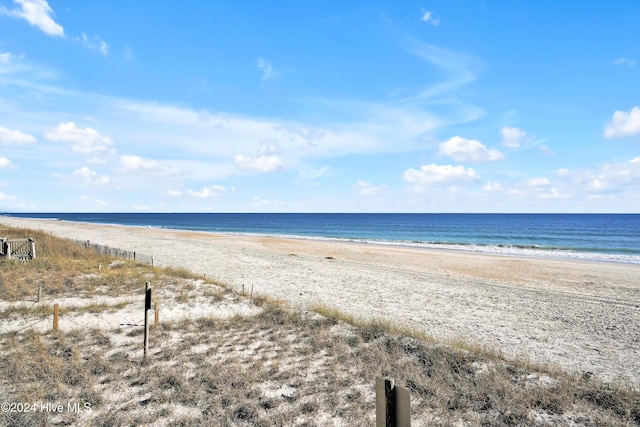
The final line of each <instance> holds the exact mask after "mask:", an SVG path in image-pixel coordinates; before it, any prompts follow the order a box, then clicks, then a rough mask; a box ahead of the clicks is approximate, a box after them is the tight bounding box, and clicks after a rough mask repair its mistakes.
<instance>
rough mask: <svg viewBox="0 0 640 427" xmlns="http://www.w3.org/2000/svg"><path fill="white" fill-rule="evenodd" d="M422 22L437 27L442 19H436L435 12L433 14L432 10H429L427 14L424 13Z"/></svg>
mask: <svg viewBox="0 0 640 427" xmlns="http://www.w3.org/2000/svg"><path fill="white" fill-rule="evenodd" d="M421 21H422V22H427V23H429V24H431V25H433V26H434V27H435V26H437V25H438V24H439V23H440V18H434V17H433V12H431V11H430V10H427V11H426V12H423V13H422V18H421Z"/></svg>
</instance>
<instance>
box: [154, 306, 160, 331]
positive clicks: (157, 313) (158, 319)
mask: <svg viewBox="0 0 640 427" xmlns="http://www.w3.org/2000/svg"><path fill="white" fill-rule="evenodd" d="M155 308H156V316H155V319H154V320H155V326H158V323H160V307H159V305H158V301H156V307H155Z"/></svg>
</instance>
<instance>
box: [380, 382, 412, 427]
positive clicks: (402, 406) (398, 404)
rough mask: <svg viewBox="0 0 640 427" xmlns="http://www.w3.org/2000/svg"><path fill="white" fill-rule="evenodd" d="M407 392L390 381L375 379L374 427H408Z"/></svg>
mask: <svg viewBox="0 0 640 427" xmlns="http://www.w3.org/2000/svg"><path fill="white" fill-rule="evenodd" d="M410 426H411V404H410V395H409V390H407V389H406V388H404V387H400V386H396V385H395V384H394V381H393V380H392V379H386V378H380V377H377V378H376V427H410Z"/></svg>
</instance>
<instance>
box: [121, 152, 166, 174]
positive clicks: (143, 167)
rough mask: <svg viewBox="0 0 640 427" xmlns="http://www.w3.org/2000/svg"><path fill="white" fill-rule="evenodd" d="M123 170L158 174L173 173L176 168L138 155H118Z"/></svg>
mask: <svg viewBox="0 0 640 427" xmlns="http://www.w3.org/2000/svg"><path fill="white" fill-rule="evenodd" d="M120 163H121V164H122V167H123V171H124V172H135V171H144V172H150V173H154V174H160V175H175V174H176V173H178V169H176V168H171V167H168V166H163V165H161V164H160V163H158V162H157V161H155V160H150V159H143V158H141V157H138V156H124V155H123V156H120Z"/></svg>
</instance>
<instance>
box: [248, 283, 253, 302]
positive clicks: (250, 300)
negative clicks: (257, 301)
mask: <svg viewBox="0 0 640 427" xmlns="http://www.w3.org/2000/svg"><path fill="white" fill-rule="evenodd" d="M249 304H253V285H251V299H249Z"/></svg>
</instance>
